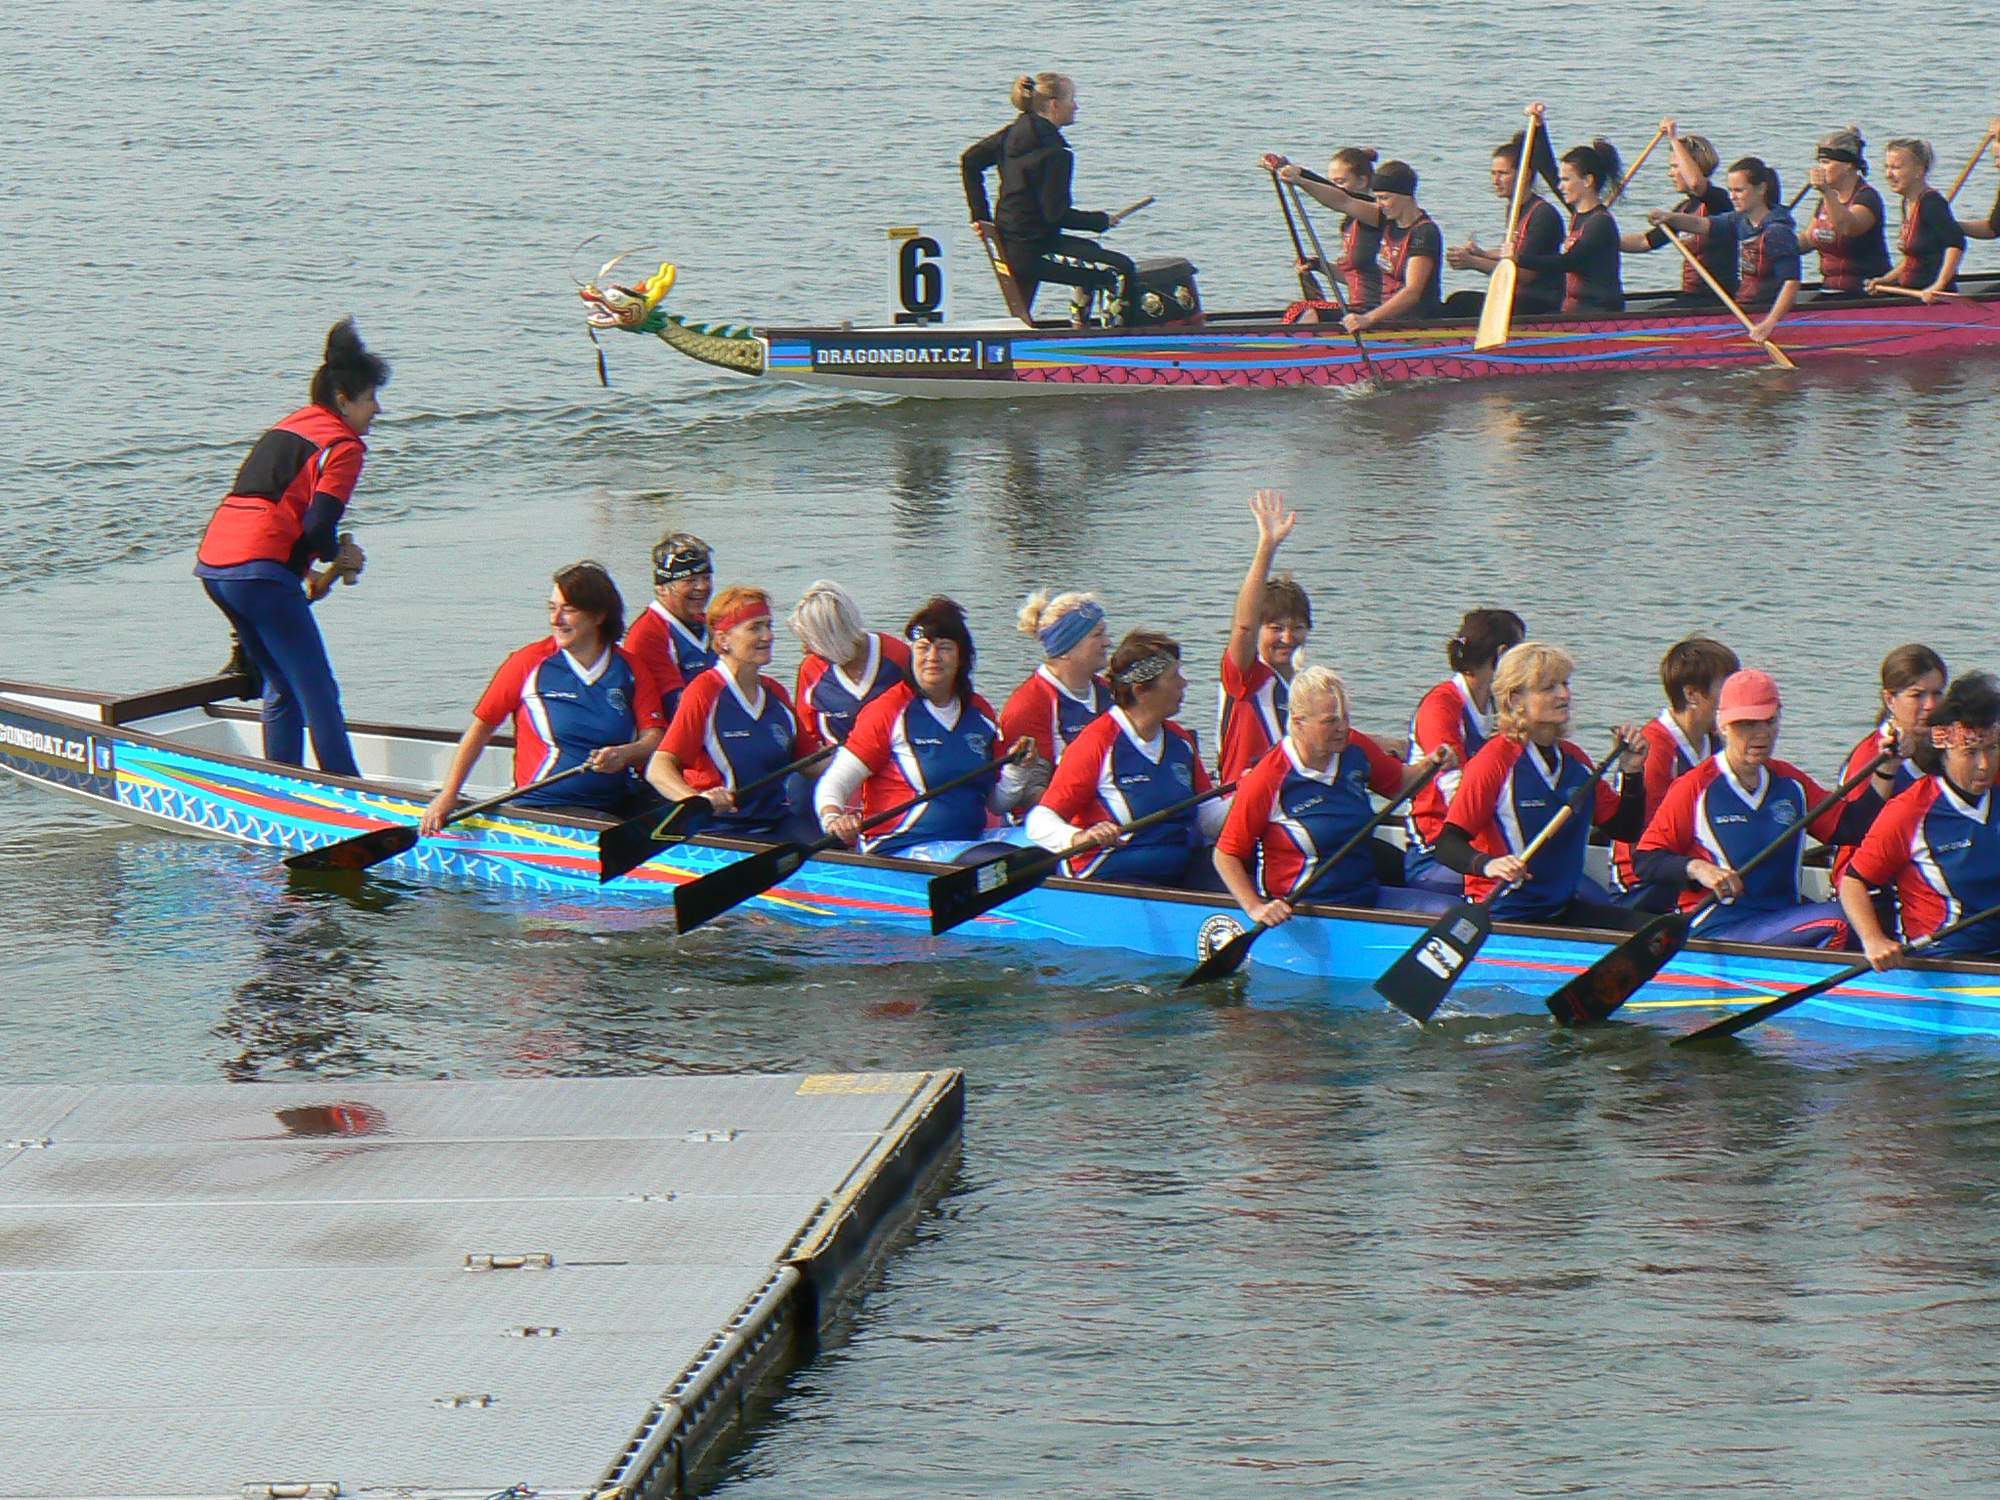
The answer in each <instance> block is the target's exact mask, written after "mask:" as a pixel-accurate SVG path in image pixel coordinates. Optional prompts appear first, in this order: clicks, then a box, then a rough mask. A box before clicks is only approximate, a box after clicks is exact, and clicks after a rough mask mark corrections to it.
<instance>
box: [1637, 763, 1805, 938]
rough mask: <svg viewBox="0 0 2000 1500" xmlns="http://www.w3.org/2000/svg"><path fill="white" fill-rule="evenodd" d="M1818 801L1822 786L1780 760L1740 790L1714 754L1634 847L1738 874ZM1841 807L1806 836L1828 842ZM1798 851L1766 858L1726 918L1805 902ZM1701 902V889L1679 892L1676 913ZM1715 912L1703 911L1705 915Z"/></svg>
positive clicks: (1675, 790) (1801, 844) (1798, 842)
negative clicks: (1702, 860)
mask: <svg viewBox="0 0 2000 1500" xmlns="http://www.w3.org/2000/svg"><path fill="white" fill-rule="evenodd" d="M1825 799H1826V789H1825V788H1824V787H1822V786H1821V785H1820V784H1819V783H1818V782H1816V781H1814V780H1813V779H1812V777H1810V776H1808V775H1806V773H1805V772H1803V771H1801V770H1800V769H1799V768H1798V767H1797V766H1794V765H1791V764H1790V763H1788V762H1786V761H1782V760H1772V761H1767V762H1765V764H1764V765H1763V767H1762V768H1761V774H1760V775H1759V777H1758V780H1757V784H1756V785H1755V786H1745V785H1744V784H1743V783H1742V782H1740V781H1738V780H1737V779H1736V775H1735V773H1734V772H1733V771H1731V770H1730V769H1729V762H1728V761H1727V760H1725V759H1724V758H1723V757H1722V756H1720V755H1714V756H1711V757H1709V758H1708V759H1707V760H1705V761H1703V762H1702V763H1701V764H1700V765H1698V766H1696V767H1695V768H1694V769H1693V770H1692V771H1690V772H1688V773H1687V774H1686V775H1685V776H1682V777H1681V778H1680V779H1679V780H1678V781H1676V782H1675V783H1674V784H1673V786H1672V787H1671V788H1669V789H1668V791H1667V795H1666V799H1665V800H1664V801H1662V802H1661V804H1660V807H1659V811H1658V812H1656V813H1655V814H1654V815H1653V817H1652V820H1651V821H1650V822H1649V823H1648V824H1647V826H1646V832H1645V834H1644V836H1643V837H1641V838H1640V840H1639V844H1638V847H1639V848H1640V849H1641V850H1652V849H1658V850H1661V851H1663V852H1665V853H1668V854H1679V855H1684V856H1686V857H1687V858H1689V859H1705V860H1707V861H1708V862H1709V863H1710V864H1716V865H1721V866H1722V867H1723V868H1724V869H1726V870H1740V869H1742V868H1743V867H1744V866H1745V865H1747V864H1748V863H1749V862H1750V861H1751V859H1752V858H1754V857H1755V856H1756V855H1758V854H1760V853H1762V852H1763V851H1764V849H1766V848H1767V847H1769V846H1770V845H1771V844H1772V843H1773V842H1774V841H1775V840H1776V839H1777V837H1778V835H1779V834H1781V833H1783V832H1784V831H1785V830H1786V829H1787V828H1791V827H1794V826H1796V825H1797V823H1798V822H1799V820H1800V819H1801V818H1803V817H1804V816H1805V815H1806V813H1807V811H1808V810H1809V809H1811V808H1813V807H1815V806H1817V805H1818V804H1819V803H1821V802H1823V801H1824V800H1825ZM1842 807H1843V804H1841V803H1835V804H1834V805H1833V806H1832V807H1829V808H1828V809H1827V810H1826V811H1825V812H1823V813H1821V814H1820V815H1819V816H1818V817H1817V818H1816V819H1814V820H1813V822H1812V824H1811V825H1810V827H1809V828H1808V829H1807V831H1808V832H1809V833H1811V834H1812V836H1813V837H1814V838H1820V839H1824V838H1831V837H1832V836H1833V830H1834V828H1835V826H1836V825H1838V824H1839V822H1840V815H1841V811H1842ZM1805 844H1806V841H1805V839H1804V838H1798V839H1795V840H1793V842H1792V847H1791V849H1790V850H1789V851H1788V852H1786V853H1781V854H1774V855H1772V856H1771V857H1770V858H1769V859H1767V860H1765V861H1764V863H1762V864H1761V865H1759V866H1757V868H1756V869H1754V870H1752V871H1751V872H1750V873H1749V874H1748V875H1746V876H1744V877H1743V894H1742V895H1740V896H1738V897H1736V898H1735V900H1733V901H1731V902H1730V903H1729V905H1728V911H1729V912H1730V913H1731V914H1732V915H1740V914H1742V913H1744V912H1753V911H1777V910H1780V909H1782V908H1784V907H1787V906H1797V905H1800V904H1801V903H1802V902H1803V900H1804V899H1805V898H1804V897H1803V896H1801V895H1800V894H1799V860H1800V857H1801V856H1802V855H1803V854H1804V853H1805ZM1707 896H1708V892H1707V891H1705V890H1702V891H1697V890H1685V891H1682V892H1681V897H1680V907H1681V910H1682V911H1693V910H1694V909H1695V908H1696V907H1697V906H1699V905H1701V903H1702V902H1703V900H1705V899H1706V897H1707ZM1721 910H1723V908H1721V907H1719V906H1718V907H1712V908H1710V912H1711V913H1713V912H1717V911H1721Z"/></svg>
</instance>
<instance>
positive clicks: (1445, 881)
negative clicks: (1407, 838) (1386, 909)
mask: <svg viewBox="0 0 2000 1500" xmlns="http://www.w3.org/2000/svg"><path fill="white" fill-rule="evenodd" d="M1403 882H1404V884H1406V885H1407V886H1409V888H1410V889H1412V890H1418V891H1433V892H1436V893H1437V894H1439V895H1441V896H1443V897H1445V899H1446V903H1447V904H1449V903H1450V902H1453V901H1458V900H1461V899H1463V898H1464V896H1465V877H1464V876H1463V875H1461V874H1459V873H1458V871H1456V870H1451V869H1447V868H1446V867H1445V866H1443V865H1441V864H1439V863H1438V861H1437V856H1436V855H1435V854H1433V853H1431V851H1430V850H1428V849H1420V848H1418V847H1417V845H1416V843H1415V841H1414V840H1413V841H1412V842H1411V843H1409V844H1408V845H1406V846H1405V847H1404V849H1403Z"/></svg>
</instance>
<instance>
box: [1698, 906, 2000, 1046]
mask: <svg viewBox="0 0 2000 1500" xmlns="http://www.w3.org/2000/svg"><path fill="white" fill-rule="evenodd" d="M1995 917H2000V906H1989V907H1987V908H1986V910H1984V911H1976V912H1974V913H1973V914H1972V915H1971V916H1969V917H1960V918H1959V919H1958V920H1957V921H1956V922H1949V923H1946V924H1945V925H1944V926H1943V927H1940V928H1939V929H1938V930H1937V931H1936V932H1933V933H1929V934H1927V935H1925V936H1923V937H1920V938H1912V939H1911V940H1910V941H1909V942H1907V943H1903V944H1901V945H1900V946H1899V948H1898V950H1897V951H1899V952H1901V953H1904V954H1911V953H1921V952H1923V951H1924V949H1926V948H1928V947H1930V946H1931V944H1933V943H1935V942H1937V941H1938V940H1939V939H1941V938H1947V937H1950V936H1951V935H1952V934H1953V933H1954V932H1957V931H1958V930H1959V929H1960V928H1963V927H1971V926H1973V925H1975V924H1976V923H1979V922H1990V921H1992V920H1993V918H1995ZM1874 967H1875V966H1874V965H1873V964H1871V963H1867V962H1863V963H1858V964H1853V965H1850V966H1849V967H1847V968H1845V969H1836V970H1834V972H1833V973H1831V974H1829V975H1827V977H1826V978H1824V979H1822V980H1820V981H1818V982H1817V983H1816V984H1809V985H1806V986H1805V987H1804V988H1803V989H1796V990H1789V991H1787V992H1786V993H1785V994H1782V995H1780V996H1778V997H1777V998H1776V999H1775V1000H1766V1001H1765V1002H1764V1003H1763V1004H1762V1005H1753V1006H1751V1007H1750V1008H1749V1009H1748V1010H1743V1011H1738V1012H1737V1013H1736V1014H1735V1015H1733V1016H1724V1017H1723V1018H1722V1019H1721V1020H1720V1021H1712V1022H1710V1023H1709V1024H1708V1025H1706V1026H1704V1027H1702V1028H1701V1029H1700V1030H1699V1031H1690V1032H1689V1033H1688V1034H1687V1035H1686V1036H1677V1037H1675V1038H1674V1041H1673V1044H1674V1046H1676V1047H1685V1046H1687V1045H1688V1043H1690V1042H1708V1041H1713V1040H1715V1039H1716V1038H1717V1037H1724V1036H1735V1035H1736V1033H1737V1032H1739V1031H1748V1030H1749V1029H1750V1028H1751V1027H1752V1026H1755V1025H1756V1024H1757V1023H1758V1022H1759V1021H1768V1020H1770V1019H1771V1017H1773V1016H1777V1015H1783V1014H1784V1013H1785V1012H1786V1011H1788V1010H1790V1009H1791V1008H1792V1007H1793V1006H1794V1005H1803V1004H1805V1002H1806V1001H1808V1000H1810V999H1812V998H1813V997H1814V996H1815V995H1824V994H1825V993H1826V992H1827V991H1828V990H1830V989H1834V988H1836V987H1837V986H1839V985H1843V984H1846V983H1847V982H1848V981H1849V980H1850V979H1859V978H1860V977H1861V976H1862V975H1864V974H1867V973H1869V972H1870V971H1871V970H1873V969H1874Z"/></svg>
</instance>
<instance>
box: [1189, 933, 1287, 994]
mask: <svg viewBox="0 0 2000 1500" xmlns="http://www.w3.org/2000/svg"><path fill="white" fill-rule="evenodd" d="M1270 930H1271V929H1270V928H1268V927H1266V926H1264V924H1263V923H1261V922H1253V923H1251V924H1250V926H1248V927H1246V928H1244V929H1243V931H1241V932H1239V933H1237V934H1236V936H1235V937H1233V938H1231V939H1230V940H1229V941H1228V942H1226V943H1224V944H1223V945H1222V946H1221V947H1220V948H1217V949H1216V950H1215V951H1214V952H1213V953H1211V954H1209V955H1208V957H1207V958H1204V959H1203V960H1202V961H1201V962H1200V963H1198V964H1196V965H1195V966H1194V968H1193V969H1192V970H1190V971H1189V973H1188V976H1187V978H1185V979H1183V980H1182V981H1181V982H1180V983H1179V984H1177V985H1175V986H1174V988H1175V989H1177V990H1185V989H1189V988H1191V987H1192V986H1194V985H1197V984H1207V983H1208V982H1209V981H1210V980H1211V979H1227V978H1228V977H1229V976H1230V975H1231V974H1234V973H1235V972H1236V971H1237V970H1238V969H1240V968H1242V967H1243V960H1244V959H1246V958H1248V957H1249V956H1250V945H1251V944H1252V943H1254V942H1256V941H1257V939H1258V938H1260V937H1262V936H1263V935H1264V934H1265V933H1267V932H1269V931H1270Z"/></svg>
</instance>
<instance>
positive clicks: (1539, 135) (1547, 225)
mask: <svg viewBox="0 0 2000 1500" xmlns="http://www.w3.org/2000/svg"><path fill="white" fill-rule="evenodd" d="M1526 135H1527V132H1526V131H1522V130H1517V131H1515V132H1514V138H1513V139H1512V140H1510V141H1508V142H1507V143H1506V144H1504V145H1502V146H1501V147H1499V148H1498V149H1497V150H1495V151H1494V153H1493V164H1492V169H1491V170H1492V180H1493V195H1494V196H1495V197H1496V198H1498V199H1499V200H1500V201H1501V202H1503V203H1506V204H1508V205H1510V206H1511V205H1512V204H1513V202H1514V181H1515V177H1516V175H1517V174H1518V173H1519V172H1520V170H1521V150H1522V146H1523V143H1524V140H1525V137H1526ZM1538 174H1539V175H1541V176H1543V177H1545V178H1546V179H1547V180H1548V182H1549V184H1550V186H1551V187H1553V186H1554V185H1555V183H1556V181H1557V175H1556V160H1555V152H1554V151H1553V150H1551V149H1550V147H1549V138H1548V135H1547V133H1546V132H1543V131H1539V130H1538V131H1536V132H1535V160H1534V161H1533V162H1532V163H1531V164H1530V170H1529V173H1528V181H1527V185H1526V186H1524V187H1523V188H1522V189H1521V216H1520V218H1519V219H1518V220H1517V221H1516V222H1515V225H1514V238H1513V239H1512V240H1511V241H1510V242H1509V243H1508V244H1507V245H1505V246H1503V247H1502V249H1501V251H1499V252H1495V251H1491V250H1483V249H1481V248H1480V245H1479V241H1478V240H1477V239H1476V238H1468V239H1467V240H1466V242H1465V243H1464V244H1463V245H1462V246H1460V247H1458V248H1457V249H1454V250H1447V251H1446V252H1445V257H1444V258H1445V262H1446V264H1448V265H1449V266H1450V267H1451V268H1452V269H1453V270H1454V271H1478V272H1479V273H1481V274H1482V275H1487V276H1490V275H1492V274H1493V268H1494V267H1495V266H1497V265H1499V264H1500V261H1501V257H1502V255H1504V254H1505V253H1506V252H1507V251H1509V250H1513V251H1526V252H1528V253H1529V254H1530V255H1551V254H1554V253H1556V252H1557V251H1559V250H1561V249H1562V242H1563V218H1562V211H1561V210H1560V209H1558V208H1557V207H1556V206H1555V205H1554V204H1553V203H1551V202H1549V200H1548V199H1546V198H1544V197H1543V196H1542V195H1541V194H1540V193H1538V192H1536V191H1535V178H1536V176H1537V175H1538ZM1562 299H1563V283H1562V278H1561V277H1560V276H1556V275H1552V274H1548V273H1545V272H1542V271H1530V270H1528V269H1526V268H1525V267H1523V268H1521V269H1520V270H1518V271H1517V272H1516V273H1515V281H1514V311H1515V312H1517V313H1522V314H1535V313H1552V312H1560V311H1561V310H1562ZM1485 305H1486V293H1485V292H1484V291H1463V292H1453V293H1452V294H1451V295H1450V296H1449V297H1447V298H1445V309H1444V310H1445V316H1447V317H1452V318H1476V317H1478V316H1479V314H1480V310H1481V309H1482V308H1483V307H1484V306H1485ZM1446 774H1449V773H1446ZM1420 795H1421V794H1420Z"/></svg>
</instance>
